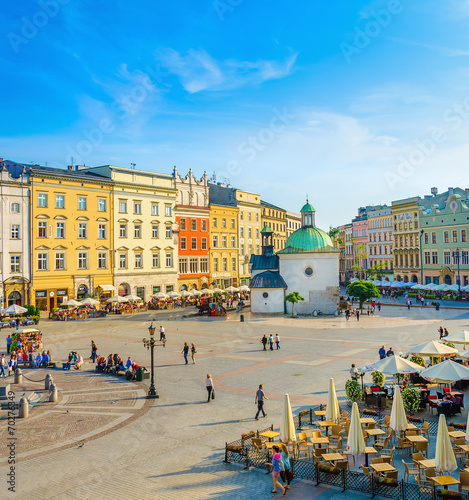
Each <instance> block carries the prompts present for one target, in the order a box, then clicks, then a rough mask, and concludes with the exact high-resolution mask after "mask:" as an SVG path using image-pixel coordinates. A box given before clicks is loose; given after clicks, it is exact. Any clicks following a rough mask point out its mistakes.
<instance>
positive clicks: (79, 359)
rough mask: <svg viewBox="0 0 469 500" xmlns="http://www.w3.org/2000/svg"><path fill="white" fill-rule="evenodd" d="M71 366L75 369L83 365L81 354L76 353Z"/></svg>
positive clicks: (79, 368)
mask: <svg viewBox="0 0 469 500" xmlns="http://www.w3.org/2000/svg"><path fill="white" fill-rule="evenodd" d="M73 366H74V367H75V370H81V367H82V366H83V357H82V356H81V354H78V353H77V357H76V360H75V363H73Z"/></svg>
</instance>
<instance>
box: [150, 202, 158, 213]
mask: <svg viewBox="0 0 469 500" xmlns="http://www.w3.org/2000/svg"><path fill="white" fill-rule="evenodd" d="M158 213H159V210H158V205H157V204H156V203H152V204H151V215H158Z"/></svg>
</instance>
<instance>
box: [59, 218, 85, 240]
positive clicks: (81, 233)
mask: <svg viewBox="0 0 469 500" xmlns="http://www.w3.org/2000/svg"><path fill="white" fill-rule="evenodd" d="M58 237H59V236H57V238H58ZM78 237H79V238H86V222H80V223H79V224H78ZM62 238H63V236H62Z"/></svg>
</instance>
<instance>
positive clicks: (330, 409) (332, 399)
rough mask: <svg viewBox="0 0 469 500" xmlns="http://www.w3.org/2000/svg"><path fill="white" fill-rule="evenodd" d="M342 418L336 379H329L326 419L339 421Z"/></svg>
mask: <svg viewBox="0 0 469 500" xmlns="http://www.w3.org/2000/svg"><path fill="white" fill-rule="evenodd" d="M339 418H340V410H339V402H338V401H337V394H336V392H335V385H334V379H333V378H331V380H330V381H329V392H328V394H327V406H326V420H328V421H330V422H337V421H338V420H339Z"/></svg>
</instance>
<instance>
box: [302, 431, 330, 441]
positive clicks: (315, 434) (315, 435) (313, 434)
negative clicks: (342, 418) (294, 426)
mask: <svg viewBox="0 0 469 500" xmlns="http://www.w3.org/2000/svg"><path fill="white" fill-rule="evenodd" d="M301 434H306V432H305V433H301ZM311 437H312V438H313V439H314V438H322V437H326V436H323V435H322V433H321V431H312V432H311Z"/></svg>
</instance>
